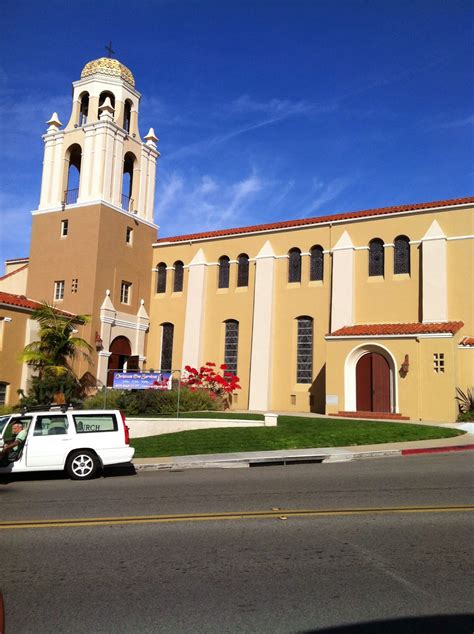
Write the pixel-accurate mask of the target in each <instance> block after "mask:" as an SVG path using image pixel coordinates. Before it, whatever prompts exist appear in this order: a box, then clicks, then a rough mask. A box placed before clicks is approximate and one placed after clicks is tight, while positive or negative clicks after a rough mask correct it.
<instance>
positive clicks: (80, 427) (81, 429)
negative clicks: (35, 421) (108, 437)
mask: <svg viewBox="0 0 474 634" xmlns="http://www.w3.org/2000/svg"><path fill="white" fill-rule="evenodd" d="M73 418H74V425H75V426H76V432H77V433H78V434H90V433H97V432H102V431H117V429H118V426H117V420H116V418H115V416H114V415H113V414H77V415H75V416H74V417H73Z"/></svg>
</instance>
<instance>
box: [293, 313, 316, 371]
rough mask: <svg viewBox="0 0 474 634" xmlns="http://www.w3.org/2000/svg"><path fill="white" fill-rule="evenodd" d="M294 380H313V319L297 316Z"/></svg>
mask: <svg viewBox="0 0 474 634" xmlns="http://www.w3.org/2000/svg"><path fill="white" fill-rule="evenodd" d="M297 321H298V333H297V342H296V343H297V351H296V382H297V383H311V382H312V380H313V320H312V318H311V317H298V320H297Z"/></svg>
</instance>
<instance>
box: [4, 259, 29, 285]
mask: <svg viewBox="0 0 474 634" xmlns="http://www.w3.org/2000/svg"><path fill="white" fill-rule="evenodd" d="M27 267H28V262H27V263H26V264H24V265H23V266H20V268H18V269H15V270H14V271H11V272H10V273H7V274H6V275H3V276H2V277H0V281H1V280H6V279H7V277H11V276H12V275H16V274H17V273H19V272H20V271H24V270H25V269H26V268H27Z"/></svg>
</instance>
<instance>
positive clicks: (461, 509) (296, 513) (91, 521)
mask: <svg viewBox="0 0 474 634" xmlns="http://www.w3.org/2000/svg"><path fill="white" fill-rule="evenodd" d="M472 511H474V505H470V504H466V505H456V506H399V507H387V508H355V509H278V510H271V511H243V512H234V513H191V514H184V515H138V516H131V517H89V518H69V519H56V520H21V521H11V522H0V530H2V529H3V530H11V529H16V528H65V527H73V526H74V527H79V526H112V525H114V524H153V523H154V524H162V523H167V522H209V521H218V520H243V519H279V518H282V517H284V518H285V519H287V518H290V517H330V516H333V517H335V516H341V515H386V514H395V513H466V512H467V513H469V512H472Z"/></svg>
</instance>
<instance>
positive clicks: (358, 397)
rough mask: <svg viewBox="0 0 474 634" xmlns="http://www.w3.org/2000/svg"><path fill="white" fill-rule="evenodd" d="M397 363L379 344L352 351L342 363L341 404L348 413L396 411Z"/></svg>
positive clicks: (366, 344) (365, 344) (367, 345)
mask: <svg viewBox="0 0 474 634" xmlns="http://www.w3.org/2000/svg"><path fill="white" fill-rule="evenodd" d="M396 369H397V362H396V360H395V357H394V356H393V353H392V352H391V351H390V350H389V349H388V348H386V347H385V346H384V345H381V344H372V343H363V344H361V345H359V346H357V347H355V348H353V349H352V350H351V351H350V352H349V354H348V355H347V357H346V361H345V364H344V405H345V410H346V411H347V412H355V411H362V412H389V413H396V412H398V411H399V410H398V388H397V371H396Z"/></svg>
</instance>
